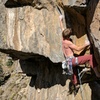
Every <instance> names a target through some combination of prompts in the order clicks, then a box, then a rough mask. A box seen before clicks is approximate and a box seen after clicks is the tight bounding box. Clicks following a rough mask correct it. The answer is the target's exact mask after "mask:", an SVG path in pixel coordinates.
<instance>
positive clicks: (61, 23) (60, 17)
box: [59, 15, 64, 31]
mask: <svg viewBox="0 0 100 100" xmlns="http://www.w3.org/2000/svg"><path fill="white" fill-rule="evenodd" d="M63 18H64V17H63V15H60V16H59V20H60V27H61V29H62V31H63V30H64V26H63Z"/></svg>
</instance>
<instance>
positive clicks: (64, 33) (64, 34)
mask: <svg viewBox="0 0 100 100" xmlns="http://www.w3.org/2000/svg"><path fill="white" fill-rule="evenodd" d="M71 34H72V30H71V28H66V29H65V30H64V31H63V32H62V36H63V38H64V39H67V38H69V37H70V35H71Z"/></svg>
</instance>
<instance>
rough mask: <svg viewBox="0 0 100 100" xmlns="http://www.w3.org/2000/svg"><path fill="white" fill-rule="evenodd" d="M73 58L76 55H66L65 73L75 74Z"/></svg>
mask: <svg viewBox="0 0 100 100" xmlns="http://www.w3.org/2000/svg"><path fill="white" fill-rule="evenodd" d="M72 58H74V56H72V57H66V60H65V61H63V62H62V69H63V74H67V75H73V68H72Z"/></svg>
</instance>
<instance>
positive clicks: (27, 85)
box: [0, 0, 100, 100]
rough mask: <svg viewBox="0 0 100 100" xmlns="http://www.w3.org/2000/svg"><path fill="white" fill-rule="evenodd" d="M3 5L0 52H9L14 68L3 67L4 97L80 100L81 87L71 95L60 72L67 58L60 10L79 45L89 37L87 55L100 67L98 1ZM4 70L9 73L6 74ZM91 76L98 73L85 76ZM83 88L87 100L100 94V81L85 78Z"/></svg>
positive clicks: (31, 0)
mask: <svg viewBox="0 0 100 100" xmlns="http://www.w3.org/2000/svg"><path fill="white" fill-rule="evenodd" d="M57 6H59V9H60V10H59V9H58V8H57ZM0 8H1V9H0V25H1V28H0V51H1V52H3V53H5V54H8V55H9V56H11V57H12V60H13V62H14V64H13V66H12V67H11V68H6V67H7V65H5V63H3V65H2V66H1V69H2V71H1V74H0V76H2V77H3V78H2V79H1V80H3V82H4V83H3V85H2V86H1V87H0V99H1V100H6V99H7V100H12V99H13V100H33V99H34V100H41V99H43V100H58V99H59V100H66V99H75V100H81V99H82V97H81V94H80V89H81V88H80V89H79V90H78V91H77V94H76V95H74V94H71V95H68V91H69V79H70V77H69V76H67V75H63V74H62V68H61V62H62V61H63V60H64V56H63V53H62V44H61V40H62V37H61V28H60V23H59V15H60V12H62V14H63V15H65V20H64V27H71V28H72V30H73V33H74V34H73V37H72V38H73V42H74V43H76V45H82V44H84V41H85V39H86V38H87V37H88V38H89V40H90V42H91V44H92V50H89V51H87V52H85V53H90V51H92V53H94V54H95V58H96V61H97V62H98V64H99V65H100V62H99V59H100V56H99V55H100V50H99V46H100V44H99V38H100V35H99V33H100V15H99V12H100V1H99V0H96V1H95V0H2V1H1V0H0ZM77 54H78V55H79V54H80V53H79V52H78V53H77ZM3 59H4V61H6V60H5V59H6V57H5V58H3ZM4 61H3V62H4ZM98 70H100V66H98ZM6 71H7V73H10V74H7V75H6V74H4V76H3V73H4V72H6ZM5 76H7V77H9V78H7V79H5V78H4V77H5ZM91 77H94V75H90V74H88V75H87V76H85V78H87V79H88V82H89V81H95V78H91ZM89 79H91V80H89ZM0 82H1V81H0ZM88 84H89V85H88ZM96 84H98V85H96ZM95 85H96V86H95ZM93 86H95V88H93ZM83 88H84V90H83V91H82V92H83V95H85V96H84V100H87V99H88V100H91V99H92V100H98V98H100V95H99V94H98V93H99V92H98V93H97V94H96V92H95V89H97V88H100V86H99V81H97V82H93V84H91V82H90V83H87V81H86V82H85V83H84V84H83ZM5 89H7V91H5ZM15 90H16V91H15ZM87 90H88V91H87ZM9 92H10V93H11V95H9ZM91 95H92V96H91ZM95 95H96V96H97V97H96V98H95ZM88 96H89V97H88Z"/></svg>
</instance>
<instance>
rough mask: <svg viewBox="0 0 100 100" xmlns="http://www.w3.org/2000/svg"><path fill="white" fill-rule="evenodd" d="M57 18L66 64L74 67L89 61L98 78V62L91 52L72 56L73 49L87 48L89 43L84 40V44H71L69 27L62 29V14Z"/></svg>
mask: <svg viewBox="0 0 100 100" xmlns="http://www.w3.org/2000/svg"><path fill="white" fill-rule="evenodd" d="M59 19H60V26H61V29H62V50H63V54H64V56H65V58H66V63H67V66H69V67H75V66H77V65H80V64H85V63H86V62H89V65H90V67H91V68H92V69H93V70H94V72H95V74H96V76H97V77H99V78H100V73H99V72H98V70H97V66H98V64H97V63H96V61H95V59H94V56H93V55H92V54H87V55H83V56H78V57H75V56H74V51H81V50H84V49H85V48H87V47H88V46H89V45H90V42H89V41H86V42H85V44H84V45H82V46H77V45H75V44H73V43H72V41H71V39H70V36H71V35H72V30H71V28H66V29H64V27H63V15H60V16H59ZM69 62H70V63H69ZM71 73H72V72H71ZM72 74H73V73H72ZM73 81H74V84H76V83H77V81H76V80H73Z"/></svg>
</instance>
